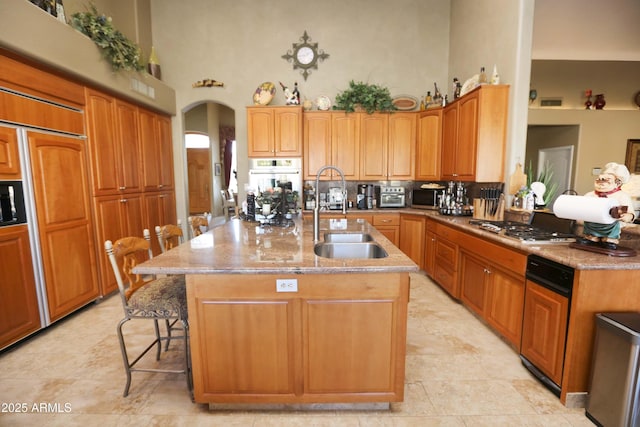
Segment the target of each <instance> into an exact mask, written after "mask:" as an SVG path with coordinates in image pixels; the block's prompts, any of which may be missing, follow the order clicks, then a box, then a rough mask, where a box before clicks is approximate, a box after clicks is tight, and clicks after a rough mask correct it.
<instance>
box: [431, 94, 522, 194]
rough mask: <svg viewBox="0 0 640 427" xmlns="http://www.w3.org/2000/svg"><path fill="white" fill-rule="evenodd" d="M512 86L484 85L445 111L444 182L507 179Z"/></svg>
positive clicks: (443, 143) (456, 101)
mask: <svg viewBox="0 0 640 427" xmlns="http://www.w3.org/2000/svg"><path fill="white" fill-rule="evenodd" d="M508 106H509V86H506V85H482V86H480V87H478V88H476V89H474V90H473V91H471V92H470V93H468V94H466V95H464V96H463V97H461V98H458V99H457V100H455V101H454V102H452V103H451V104H449V105H448V106H446V107H445V108H444V111H443V118H442V121H443V123H442V162H441V165H442V171H441V172H442V179H443V180H459V181H477V182H500V181H503V179H504V156H505V147H506V131H507V112H508Z"/></svg>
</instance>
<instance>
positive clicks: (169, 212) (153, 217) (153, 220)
mask: <svg viewBox="0 0 640 427" xmlns="http://www.w3.org/2000/svg"><path fill="white" fill-rule="evenodd" d="M143 204H144V207H143V209H144V222H143V224H144V228H147V229H149V231H150V232H151V233H152V235H153V233H154V230H155V227H156V225H164V224H176V221H177V219H176V199H175V193H174V192H173V191H165V192H157V193H150V192H149V193H144V195H143ZM151 250H152V252H153V254H154V255H160V253H161V250H160V245H159V243H158V239H151Z"/></svg>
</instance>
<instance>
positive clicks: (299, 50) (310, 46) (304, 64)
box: [282, 31, 329, 80]
mask: <svg viewBox="0 0 640 427" xmlns="http://www.w3.org/2000/svg"><path fill="white" fill-rule="evenodd" d="M300 41H301V43H293V44H292V46H293V49H290V50H288V51H287V53H286V54H285V55H282V58H283V59H286V60H287V61H289V62H292V63H293V69H294V70H297V69H301V70H300V74H302V76H303V77H304V79H305V80H307V77H308V76H309V74H311V71H310V70H311V69H314V70H317V69H318V61H324V60H325V59H327V58H328V57H329V54H328V53H325V52H324V51H323V50H321V49H318V43H314V42H311V37H309V35H308V34H307V32H306V31H305V32H304V34H303V35H302V37H300Z"/></svg>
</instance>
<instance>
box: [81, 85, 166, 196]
mask: <svg viewBox="0 0 640 427" xmlns="http://www.w3.org/2000/svg"><path fill="white" fill-rule="evenodd" d="M86 91H87V111H88V114H87V133H88V141H89V144H90V151H91V161H92V163H91V164H92V178H93V191H94V195H105V194H117V193H127V192H140V191H142V185H141V180H140V172H139V171H140V169H141V162H140V140H139V137H138V135H139V132H138V109H137V108H136V107H135V106H133V105H131V104H128V103H126V102H123V101H119V100H117V99H115V98H113V97H111V96H109V95H105V94H103V93H101V92H97V91H95V90H91V89H87V90H86ZM147 154H150V153H147ZM157 156H158V153H154V154H153V157H152V158H151V159H149V160H150V162H151V163H152V165H154V166H155V164H156V162H155V161H154V159H155V158H157Z"/></svg>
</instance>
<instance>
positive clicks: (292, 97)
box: [280, 82, 300, 105]
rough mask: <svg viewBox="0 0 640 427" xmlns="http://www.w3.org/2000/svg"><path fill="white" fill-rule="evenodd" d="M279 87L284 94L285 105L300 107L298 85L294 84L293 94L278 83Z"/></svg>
mask: <svg viewBox="0 0 640 427" xmlns="http://www.w3.org/2000/svg"><path fill="white" fill-rule="evenodd" d="M280 86H281V87H282V91H283V92H284V96H285V98H287V100H286V101H285V102H286V104H287V105H300V98H299V95H300V93H299V92H298V83H296V86H295V89H294V91H293V92H291V91H290V90H289V88H288V87H287V86H285V85H283V84H282V82H280Z"/></svg>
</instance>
